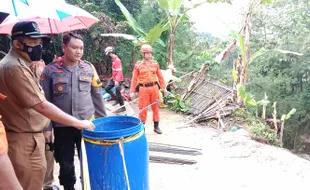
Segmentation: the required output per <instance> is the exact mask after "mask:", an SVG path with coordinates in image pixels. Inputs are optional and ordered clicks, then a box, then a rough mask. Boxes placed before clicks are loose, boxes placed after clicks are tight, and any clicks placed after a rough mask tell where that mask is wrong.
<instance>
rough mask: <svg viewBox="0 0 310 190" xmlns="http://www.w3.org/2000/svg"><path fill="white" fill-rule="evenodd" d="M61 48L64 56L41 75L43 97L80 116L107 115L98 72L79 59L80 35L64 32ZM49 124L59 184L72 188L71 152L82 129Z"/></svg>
mask: <svg viewBox="0 0 310 190" xmlns="http://www.w3.org/2000/svg"><path fill="white" fill-rule="evenodd" d="M62 48H63V51H64V56H63V57H61V58H58V59H57V61H55V62H53V63H50V64H49V65H47V66H46V67H45V69H44V72H43V75H42V80H41V82H42V83H41V84H42V87H43V89H44V92H45V96H46V99H47V100H49V101H51V102H52V103H53V104H55V105H56V106H57V107H59V108H60V109H62V110H63V111H65V112H66V113H68V114H70V115H72V116H74V117H76V118H79V119H92V118H99V117H104V116H106V110H105V106H104V100H103V96H102V87H101V86H102V84H101V82H100V79H99V77H98V74H97V72H96V70H95V68H94V66H93V65H92V64H91V63H89V62H86V61H83V60H81V58H82V56H83V51H84V43H83V39H82V36H80V35H78V34H76V33H69V34H66V35H64V37H63V40H62ZM52 128H53V130H54V137H55V144H54V146H55V147H54V148H55V149H54V153H55V160H56V162H58V163H59V165H60V172H59V180H60V184H61V185H63V186H64V189H65V190H71V189H74V185H75V183H76V176H75V169H74V152H75V146H76V147H77V149H78V154H79V155H80V149H81V132H80V131H79V130H76V129H75V128H73V127H71V126H70V125H67V126H64V125H62V124H60V123H57V122H51V124H50V126H49V129H48V130H51V129H52ZM50 135H52V133H51V132H50Z"/></svg>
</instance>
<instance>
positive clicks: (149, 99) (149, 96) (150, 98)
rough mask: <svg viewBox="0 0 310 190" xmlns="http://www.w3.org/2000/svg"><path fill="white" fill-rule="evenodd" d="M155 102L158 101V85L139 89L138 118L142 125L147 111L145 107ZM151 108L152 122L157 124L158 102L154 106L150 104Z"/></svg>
mask: <svg viewBox="0 0 310 190" xmlns="http://www.w3.org/2000/svg"><path fill="white" fill-rule="evenodd" d="M156 100H159V89H158V85H153V86H150V87H143V86H140V87H139V103H138V105H139V110H140V112H139V118H140V119H141V121H142V123H145V122H146V118H147V110H148V109H147V108H146V107H147V106H148V105H150V104H152V103H153V102H155V101H156ZM151 107H152V111H153V121H155V122H157V121H159V101H158V102H157V103H155V104H152V106H151ZM144 108H145V109H144ZM142 109H143V110H142Z"/></svg>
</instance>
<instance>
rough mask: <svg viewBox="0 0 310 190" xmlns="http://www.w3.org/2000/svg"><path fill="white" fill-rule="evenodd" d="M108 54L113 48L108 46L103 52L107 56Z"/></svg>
mask: <svg viewBox="0 0 310 190" xmlns="http://www.w3.org/2000/svg"><path fill="white" fill-rule="evenodd" d="M110 52H114V48H113V47H111V46H108V47H107V48H105V50H104V54H105V55H108V54H109V53H110Z"/></svg>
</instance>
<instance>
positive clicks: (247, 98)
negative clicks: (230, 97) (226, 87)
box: [238, 86, 257, 106]
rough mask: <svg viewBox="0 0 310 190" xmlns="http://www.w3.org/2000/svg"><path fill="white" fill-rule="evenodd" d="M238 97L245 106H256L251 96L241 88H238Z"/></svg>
mask: <svg viewBox="0 0 310 190" xmlns="http://www.w3.org/2000/svg"><path fill="white" fill-rule="evenodd" d="M238 96H239V97H241V99H242V100H243V102H244V104H245V105H247V106H257V102H256V101H255V99H254V98H253V95H252V94H251V93H250V92H246V91H245V88H244V87H242V86H239V87H238Z"/></svg>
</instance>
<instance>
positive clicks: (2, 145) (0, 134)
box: [0, 93, 8, 155]
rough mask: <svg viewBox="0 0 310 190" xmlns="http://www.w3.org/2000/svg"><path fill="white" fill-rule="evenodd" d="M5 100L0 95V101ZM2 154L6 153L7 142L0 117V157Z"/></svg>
mask: <svg viewBox="0 0 310 190" xmlns="http://www.w3.org/2000/svg"><path fill="white" fill-rule="evenodd" d="M5 98H6V96H4V95H3V94H1V93H0V100H4V99H5ZM3 153H8V140H7V138H6V134H5V129H4V126H3V123H2V121H1V115H0V155H1V154H3Z"/></svg>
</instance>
